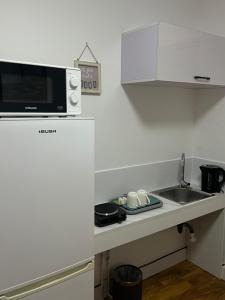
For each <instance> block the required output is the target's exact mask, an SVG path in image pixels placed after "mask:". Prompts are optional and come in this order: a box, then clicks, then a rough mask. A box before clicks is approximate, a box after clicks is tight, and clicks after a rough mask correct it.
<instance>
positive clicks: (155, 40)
mask: <svg viewBox="0 0 225 300" xmlns="http://www.w3.org/2000/svg"><path fill="white" fill-rule="evenodd" d="M121 63H122V65H121V82H122V84H128V83H145V84H154V85H177V86H185V87H191V88H195V87H196V88H198V87H203V88H204V87H215V86H225V38H224V37H220V36H215V35H213V34H208V33H205V32H201V31H197V30H194V29H189V28H184V27H180V26H175V25H171V24H166V23H158V24H155V25H153V26H150V27H146V28H141V29H137V30H133V31H129V32H125V33H123V34H122V58H121Z"/></svg>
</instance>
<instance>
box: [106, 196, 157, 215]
mask: <svg viewBox="0 0 225 300" xmlns="http://www.w3.org/2000/svg"><path fill="white" fill-rule="evenodd" d="M148 198H149V199H150V202H151V203H150V204H146V205H144V206H139V207H137V208H129V207H127V205H126V204H124V205H121V204H118V203H117V201H118V199H113V200H112V201H111V202H112V203H114V204H116V205H118V206H119V207H121V208H122V209H123V210H124V211H125V212H126V213H127V214H128V215H136V214H139V213H142V212H145V211H148V210H152V209H156V208H159V207H162V206H163V202H162V201H161V200H159V199H158V198H156V197H155V196H152V195H149V196H148Z"/></svg>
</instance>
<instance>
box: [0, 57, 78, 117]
mask: <svg viewBox="0 0 225 300" xmlns="http://www.w3.org/2000/svg"><path fill="white" fill-rule="evenodd" d="M79 114H81V74H80V70H79V69H77V68H66V67H58V66H50V65H41V64H34V63H24V62H14V61H5V60H4V61H2V60H0V116H5V117H7V116H8V117H10V116H70V115H71V116H73V115H79Z"/></svg>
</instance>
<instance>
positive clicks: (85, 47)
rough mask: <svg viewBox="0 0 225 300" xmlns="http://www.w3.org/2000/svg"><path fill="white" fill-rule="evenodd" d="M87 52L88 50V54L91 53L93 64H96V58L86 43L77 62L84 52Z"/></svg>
mask: <svg viewBox="0 0 225 300" xmlns="http://www.w3.org/2000/svg"><path fill="white" fill-rule="evenodd" d="M86 49H87V50H89V52H90V53H91V56H92V57H93V59H94V60H95V62H96V63H97V64H98V60H97V58H96V57H95V55H94V53H93V51H92V50H91V48H90V46H89V45H88V43H87V42H86V45H85V46H84V49H83V51H82V52H81V55H80V56H79V57H78V59H77V60H78V61H79V60H80V59H81V57H82V55H83V54H84V52H85V51H86Z"/></svg>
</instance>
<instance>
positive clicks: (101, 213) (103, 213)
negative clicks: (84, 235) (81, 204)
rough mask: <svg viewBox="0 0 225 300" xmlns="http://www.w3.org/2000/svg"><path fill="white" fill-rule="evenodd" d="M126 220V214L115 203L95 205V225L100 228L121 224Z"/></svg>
mask: <svg viewBox="0 0 225 300" xmlns="http://www.w3.org/2000/svg"><path fill="white" fill-rule="evenodd" d="M126 218H127V215H126V212H125V211H124V210H123V209H122V208H120V207H118V206H117V205H115V204H113V203H108V202H107V203H102V204H98V205H95V225H96V226H98V227H103V226H107V225H111V224H114V223H121V222H123V221H125V220H126Z"/></svg>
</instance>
